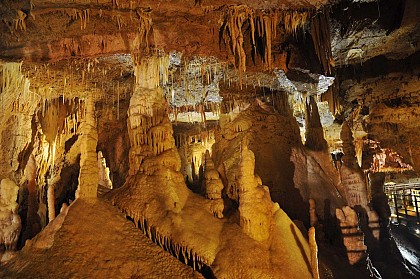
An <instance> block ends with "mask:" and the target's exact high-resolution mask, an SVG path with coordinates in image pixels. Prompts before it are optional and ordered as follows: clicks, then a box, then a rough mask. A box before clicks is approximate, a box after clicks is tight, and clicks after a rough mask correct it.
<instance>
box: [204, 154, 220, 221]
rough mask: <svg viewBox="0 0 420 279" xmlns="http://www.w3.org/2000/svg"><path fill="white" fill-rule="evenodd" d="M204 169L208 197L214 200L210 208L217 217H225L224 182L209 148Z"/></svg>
mask: <svg viewBox="0 0 420 279" xmlns="http://www.w3.org/2000/svg"><path fill="white" fill-rule="evenodd" d="M204 166H205V169H204V178H205V179H204V180H203V184H204V189H205V193H206V197H207V198H209V199H211V200H212V203H211V206H210V210H211V211H212V212H213V214H214V215H215V216H217V218H223V209H224V202H223V199H222V190H223V183H222V180H221V179H220V177H219V173H218V172H217V170H216V169H215V168H214V163H213V160H212V159H211V157H210V152H209V151H208V150H207V151H206V155H205V165H204Z"/></svg>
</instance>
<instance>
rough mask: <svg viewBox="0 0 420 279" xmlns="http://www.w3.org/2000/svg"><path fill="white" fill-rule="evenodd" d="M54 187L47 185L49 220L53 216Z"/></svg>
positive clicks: (52, 218)
mask: <svg viewBox="0 0 420 279" xmlns="http://www.w3.org/2000/svg"><path fill="white" fill-rule="evenodd" d="M54 189H55V187H54V186H53V185H50V186H49V187H48V190H47V191H48V194H47V201H48V221H49V222H51V221H52V220H54V218H55V195H54Z"/></svg>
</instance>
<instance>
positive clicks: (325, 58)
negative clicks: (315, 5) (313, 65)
mask: <svg viewBox="0 0 420 279" xmlns="http://www.w3.org/2000/svg"><path fill="white" fill-rule="evenodd" d="M329 24H330V23H329V13H328V11H327V10H326V9H324V10H322V11H319V12H318V13H317V14H316V15H315V16H313V17H312V20H311V36H312V41H313V42H314V46H315V52H316V55H317V56H318V59H319V61H320V62H321V64H322V67H323V69H324V72H325V74H332V73H333V71H334V59H333V57H332V52H331V39H330V25H329Z"/></svg>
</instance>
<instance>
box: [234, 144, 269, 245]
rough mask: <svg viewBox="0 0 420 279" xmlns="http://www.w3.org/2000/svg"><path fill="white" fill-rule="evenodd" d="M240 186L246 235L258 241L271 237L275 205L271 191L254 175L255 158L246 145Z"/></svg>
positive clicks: (243, 227) (240, 213) (242, 221)
mask: <svg viewBox="0 0 420 279" xmlns="http://www.w3.org/2000/svg"><path fill="white" fill-rule="evenodd" d="M239 164H240V170H241V171H240V177H239V179H238V184H239V215H240V226H241V227H242V230H243V231H244V233H246V234H247V235H249V236H250V237H252V238H253V239H255V240H257V241H264V240H267V239H268V238H269V237H270V232H271V226H272V220H273V218H272V217H273V210H274V209H275V208H274V204H273V202H272V201H271V197H270V191H269V190H268V187H267V186H263V185H262V181H261V178H259V177H258V176H256V175H254V169H255V156H254V153H253V152H252V151H251V150H249V149H248V147H247V145H246V144H245V143H243V144H242V147H241V159H240V162H239Z"/></svg>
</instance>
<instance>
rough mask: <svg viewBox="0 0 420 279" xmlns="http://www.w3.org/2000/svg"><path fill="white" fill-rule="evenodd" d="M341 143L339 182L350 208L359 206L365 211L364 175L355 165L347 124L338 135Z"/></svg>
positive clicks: (353, 149)
mask: <svg viewBox="0 0 420 279" xmlns="http://www.w3.org/2000/svg"><path fill="white" fill-rule="evenodd" d="M340 137H341V140H342V141H343V152H344V156H343V166H342V167H341V169H340V172H341V182H342V183H343V186H344V188H345V190H346V193H347V202H348V204H349V205H350V206H355V205H361V206H363V207H364V208H365V209H367V204H368V200H367V199H368V198H367V188H366V181H365V179H364V175H363V172H362V170H361V169H360V167H359V165H358V164H357V159H356V151H355V148H354V143H353V135H352V131H351V129H350V127H349V125H348V123H347V122H344V123H343V126H342V128H341V134H340Z"/></svg>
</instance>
